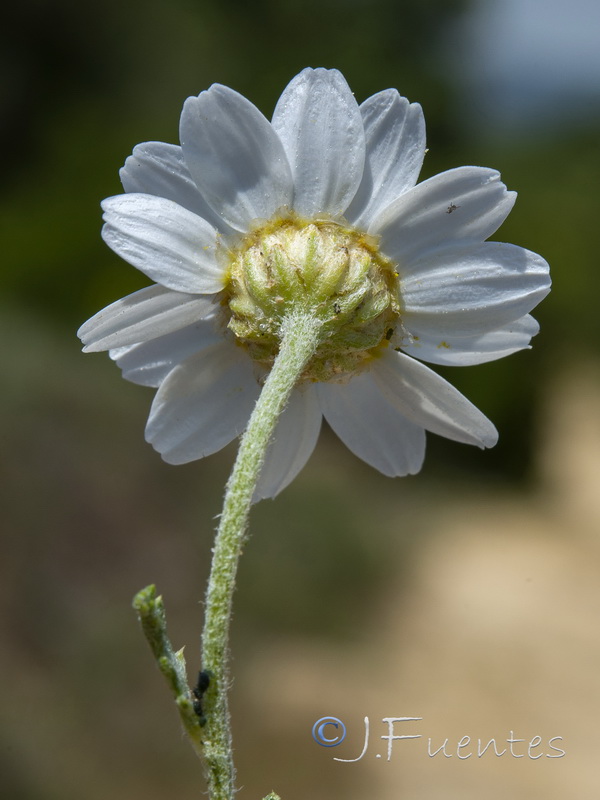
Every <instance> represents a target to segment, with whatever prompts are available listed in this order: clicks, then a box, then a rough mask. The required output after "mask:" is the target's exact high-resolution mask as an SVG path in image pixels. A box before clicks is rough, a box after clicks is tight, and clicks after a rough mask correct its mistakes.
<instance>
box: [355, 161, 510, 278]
mask: <svg viewBox="0 0 600 800" xmlns="http://www.w3.org/2000/svg"><path fill="white" fill-rule="evenodd" d="M515 198H516V193H515V192H507V190H506V186H505V185H504V184H503V183H502V182H501V180H500V174H499V173H498V172H496V171H495V170H493V169H486V168H484V167H459V168H458V169H451V170H449V171H448V172H441V173H440V174H439V175H435V176H434V177H433V178H429V180H426V181H423V183H420V184H418V186H415V187H414V189H410V190H409V191H408V192H406V193H405V194H403V195H402V197H400V198H399V199H398V200H396V201H395V202H394V203H392V204H391V205H390V206H388V207H387V208H386V209H384V210H383V211H382V212H381V214H379V215H378V216H377V217H376V218H375V219H374V221H373V222H372V224H371V226H370V228H369V233H373V234H375V235H379V236H381V249H382V250H383V252H384V253H385V254H386V255H387V256H389V257H390V258H392V259H394V260H395V261H397V262H398V263H399V264H400V266H401V268H402V267H404V266H406V265H408V264H409V263H410V262H411V261H412V260H415V259H417V258H419V257H421V256H423V255H425V254H426V253H429V252H430V251H432V250H435V249H437V248H438V247H439V246H440V245H445V246H450V245H451V244H453V243H457V244H463V245H468V244H471V243H475V242H483V241H484V240H485V239H487V238H488V237H489V236H491V235H492V233H494V231H496V230H497V229H498V228H499V227H500V225H501V224H502V223H503V222H504V220H505V219H506V217H507V216H508V214H509V212H510V210H511V208H512V207H513V205H514V202H515Z"/></svg>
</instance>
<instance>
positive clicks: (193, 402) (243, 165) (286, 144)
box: [79, 68, 550, 502]
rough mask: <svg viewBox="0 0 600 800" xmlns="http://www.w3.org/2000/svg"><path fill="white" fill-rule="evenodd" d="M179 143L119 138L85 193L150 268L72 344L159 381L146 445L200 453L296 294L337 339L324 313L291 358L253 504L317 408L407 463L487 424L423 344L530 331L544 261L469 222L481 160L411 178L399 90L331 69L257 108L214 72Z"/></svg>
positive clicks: (471, 358) (126, 250)
mask: <svg viewBox="0 0 600 800" xmlns="http://www.w3.org/2000/svg"><path fill="white" fill-rule="evenodd" d="M180 140H181V144H180V145H175V144H165V143H162V142H145V143H143V144H140V145H138V146H137V147H135V149H134V151H133V153H132V155H131V156H130V157H129V158H128V159H127V160H126V162H125V165H124V166H123V168H122V169H121V172H120V175H121V180H122V183H123V187H124V190H125V194H123V195H119V196H117V197H111V198H108V199H107V200H105V201H104V203H103V204H102V205H103V209H104V213H105V217H104V218H105V225H104V228H103V230H102V236H103V238H104V239H105V241H106V243H107V244H108V245H109V247H111V248H112V249H113V250H114V251H115V252H116V253H117V254H118V255H120V256H121V257H122V258H123V259H124V260H125V261H128V262H129V263H130V264H132V265H133V266H134V267H136V268H137V269H138V270H140V271H141V272H143V273H144V274H145V275H147V276H148V278H150V280H151V281H152V282H153V284H154V285H152V286H150V287H148V288H146V289H142V290H141V291H139V292H135V293H134V294H132V295H130V296H128V297H125V298H123V299H121V300H118V301H117V302H115V303H113V304H112V305H110V306H108V307H107V308H105V309H104V310H103V311H101V312H99V313H98V314H96V315H95V316H94V317H92V318H91V319H90V320H88V322H86V323H85V324H84V325H82V326H81V328H80V330H79V336H80V338H81V340H82V342H83V344H84V351H85V352H96V351H100V350H108V351H109V354H110V357H111V358H112V359H113V360H114V361H115V362H116V363H117V365H118V366H119V367H120V369H121V370H122V373H123V377H124V378H126V379H127V380H130V381H132V382H134V383H138V384H141V385H144V386H150V387H154V388H156V389H157V392H156V395H155V399H154V402H153V404H152V409H151V412H150V416H149V419H148V424H147V428H146V436H147V439H148V441H149V442H150V443H151V444H152V446H153V447H154V448H155V449H156V450H157V451H158V452H160V453H161V455H162V456H163V458H164V460H165V461H167V462H169V463H172V464H181V463H185V462H187V461H192V460H194V459H199V458H202V457H203V456H205V455H208V454H209V453H213V452H215V451H216V450H219V449H220V448H222V447H224V446H225V445H226V444H227V443H228V442H230V441H231V440H232V439H234V438H235V437H236V436H238V435H239V434H240V433H242V431H243V430H244V428H245V426H246V425H247V422H248V419H249V418H250V415H251V413H252V409H253V407H254V404H255V402H256V400H257V398H258V396H259V393H260V387H259V383H258V382H257V378H256V376H257V374H258V375H260V380H261V381H264V379H265V378H266V375H267V373H268V368H267V367H266V366H265V364H270V363H272V360H273V359H274V358H275V357H276V355H277V353H278V351H279V345H280V342H279V341H277V335H278V334H273V331H280V330H282V329H283V328H282V325H283V322H284V321H285V315H286V314H287V313H289V312H290V310H293V309H294V308H296V300H297V302H298V304H302V308H303V309H306V308H307V307H311V308H312V307H313V305H314V312H315V315H318V314H324V315H325V316H324V317H323V320H322V321H323V324H324V325H329V324H333V321H335V320H336V319H337V318H340V319H350V318H351V321H352V325H353V326H354V327H352V328H351V331H350V332H348V330H347V329H344V330H343V331H342V333H343V335H342V336H341V338H340V339H339V341H340V354H338V353H337V351H336V350H335V347H336V344H337V341H338V340H337V339H335V338H334V336H337V335H338V333H337V332H333V331H332V330H329V329H328V332H327V337H328V338H327V347H328V348H329V349H328V350H327V355H326V357H322V355H319V353H321V354H322V353H323V352H324V348H321V349H320V350H319V353H318V354H317V356H316V357H315V359H314V360H313V361H311V362H309V364H308V365H307V366H306V367H305V372H304V379H303V380H301V381H300V383H299V384H298V385H297V386H296V388H295V389H294V390H293V392H292V395H291V397H290V399H289V402H288V405H287V407H286V409H285V411H284V412H283V414H282V416H281V418H280V420H279V422H278V424H277V426H276V429H275V434H274V438H273V441H272V442H271V444H270V445H269V448H268V451H267V454H266V458H265V462H264V466H263V469H262V473H261V475H260V478H259V482H258V485H257V486H256V490H255V492H254V497H253V502H257V501H258V500H260V499H263V498H268V497H274V496H275V495H277V494H278V493H279V492H280V491H282V490H283V489H284V488H285V487H286V486H287V485H288V484H289V483H290V482H291V481H292V480H293V479H294V477H295V476H296V475H297V474H298V472H299V471H300V470H301V469H302V467H303V466H304V464H305V463H306V461H307V460H308V458H309V457H310V454H311V452H312V451H313V449H314V447H315V444H316V441H317V438H318V435H319V429H320V425H321V419H322V417H323V416H325V418H326V419H327V421H328V422H329V424H330V425H331V427H332V428H333V430H334V431H335V432H336V433H337V435H338V436H339V437H340V438H341V439H342V441H343V442H344V443H345V444H346V445H347V446H348V448H349V449H350V450H351V451H352V452H353V453H355V454H356V455H357V456H358V457H359V458H361V459H363V460H364V461H365V462H367V463H368V464H370V465H371V466H373V467H375V468H376V469H378V470H380V471H381V472H383V473H384V474H385V475H389V476H400V475H410V474H415V473H416V472H418V471H419V470H420V468H421V465H422V463H423V458H424V454H425V431H431V432H433V433H436V434H438V435H441V436H445V437H447V438H449V439H453V440H456V441H458V442H464V443H467V444H473V445H476V446H478V447H482V448H485V447H492V446H493V445H494V444H495V443H496V441H497V438H498V433H497V431H496V429H495V427H494V426H493V424H492V423H491V422H490V421H489V420H488V419H487V418H486V417H485V416H484V415H483V414H482V413H481V412H480V411H479V410H478V409H477V408H476V407H475V406H474V405H473V404H472V403H470V402H469V401H468V400H467V399H466V398H465V397H463V396H462V395H461V394H460V393H459V392H458V391H457V390H456V389H454V388H453V387H452V386H451V385H450V384H449V383H448V382H447V381H445V380H443V379H442V378H440V377H439V376H438V375H436V374H435V373H434V372H432V370H430V369H429V368H428V367H426V366H425V365H424V364H423V363H421V362H422V361H427V362H431V363H432V364H441V365H454V366H467V365H470V364H481V363H484V362H486V361H492V360H495V359H498V358H503V357H504V356H506V355H509V354H511V353H514V352H517V351H519V350H523V349H526V348H528V347H529V346H530V341H531V338H532V337H533V336H535V335H536V333H537V332H538V329H539V326H538V325H537V322H536V321H535V320H534V319H533V317H531V316H530V312H531V311H532V310H533V309H534V307H535V306H536V305H537V304H538V303H539V302H540V300H542V299H543V297H544V296H545V295H546V294H547V293H548V291H549V290H550V277H549V268H548V264H547V263H546V262H545V261H544V260H543V259H542V258H541V257H540V256H538V255H537V254H535V253H531V252H529V251H527V250H525V249H524V248H522V247H517V246H514V245H511V244H503V243H499V242H491V241H487V240H488V239H489V237H490V236H492V235H493V234H494V233H495V231H496V230H497V229H498V227H499V226H500V225H501V224H502V222H503V221H504V219H505V218H506V216H507V215H508V214H509V212H510V210H511V209H512V207H513V204H514V201H515V197H516V195H515V193H514V192H510V191H508V189H507V188H506V186H505V185H504V184H503V183H502V181H501V178H500V174H499V173H498V172H497V171H496V170H493V169H488V168H485V167H476V166H466V167H459V168H456V169H451V170H448V171H447V172H443V173H441V174H439V175H435V176H434V177H431V178H429V179H428V180H426V181H424V182H422V183H420V184H419V183H417V180H418V176H419V171H420V169H421V166H422V163H423V158H424V155H425V152H426V143H425V121H424V117H423V112H422V109H421V107H420V106H419V104H418V103H410V102H409V101H408V100H407V99H406V98H404V97H402V96H401V95H400V94H399V93H398V92H397V91H396V90H395V89H385V90H384V91H381V92H378V93H377V94H374V95H373V96H372V97H369V98H367V99H366V100H365V101H364V102H362V103H361V105H358V103H357V102H356V100H355V98H354V96H353V94H352V91H351V89H350V87H349V86H348V84H347V82H346V80H345V78H344V76H343V75H342V74H341V73H340V72H339V71H338V70H335V69H323V68H317V69H312V68H307V69H305V70H303V71H302V72H301V73H300V74H299V75H297V76H296V77H294V78H293V79H292V80H291V81H290V83H289V84H288V85H287V87H286V88H285V89H284V91H283V93H282V95H281V97H280V99H279V101H278V103H277V104H276V107H275V110H274V113H273V117H272V120H271V121H269V120H268V119H267V118H266V117H265V116H264V115H263V114H262V113H261V112H260V111H259V110H258V108H256V106H254V105H253V104H252V103H251V102H250V101H249V100H247V99H246V98H245V97H243V96H242V95H240V94H238V93H237V92H236V91H234V90H233V89H230V88H228V87H226V86H222V85H220V84H214V85H213V86H211V87H210V88H209V89H208V90H207V91H204V92H202V93H201V94H199V95H198V96H197V97H190V98H188V100H186V102H185V104H184V107H183V111H182V114H181V120H180ZM265 254H266V255H265ZM299 275H301V278H302V280H300V279H299ZM361 281H365V283H361ZM369 281H370V283H369ZM396 281H397V282H396ZM309 285H310V286H311V287H312V288H311V290H313V289H314V291H315V292H316V294H315V295H314V297H315V298H316V297H317V295H318V304H316V300H315V304H313V305H311V303H312V299H310V300H307V297H308V295H307V294H306V291H307V286H309ZM315 287H316V288H315ZM365 287H366V288H365ZM375 287H378V288H375ZM329 289H331V292H332V293H331V295H329V294H327V292H328V291H329ZM320 292H322V293H323V296H321V295H320V294H319V293H320ZM311 297H312V296H311ZM313 299H314V298H313ZM354 302H355V303H356V304H355V306H352V303H354ZM323 309H325V311H323ZM352 309H354V311H353V310H352ZM355 312H356V316H355V317H354V316H352V315H353V314H354V313H355ZM253 314H254V315H255V317H256V319H254V318H253V316H252V315H253ZM282 321H283V322H282ZM375 321H376V322H375ZM380 322H381V330H379V329H378V328H377V325H379V323H380ZM254 323H256V327H255V328H252V324H254ZM355 323H357V324H355ZM344 324H345V323H344ZM363 325H364V326H365V327H364V328H363V327H361V326H363ZM324 329H325V328H324ZM273 336H275V339H274V342H273V340H270V341H269V343H267V339H268V338H269V337H273ZM364 336H366V338H363V337H364ZM236 337H237V339H236ZM252 337H254V338H252ZM265 337H266V338H265ZM378 337H380V338H378ZM384 337H385V339H386V340H388V341H389V346H388V347H387V348H383V347H382V345H387V344H388V343H387V342H385V341H384ZM332 342H333V344H332ZM342 342H343V347H342ZM364 342H368V345H367V344H365V343H364ZM363 346H364V349H361V348H363ZM271 347H272V349H269V348H271ZM348 349H350V351H351V354H350V355H348ZM355 356H356V359H355ZM417 359H418V360H417ZM340 376H343V377H340Z"/></svg>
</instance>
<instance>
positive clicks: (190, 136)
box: [180, 84, 293, 231]
mask: <svg viewBox="0 0 600 800" xmlns="http://www.w3.org/2000/svg"><path fill="white" fill-rule="evenodd" d="M180 137H181V146H182V148H183V155H184V157H185V161H186V164H187V166H188V169H189V171H190V173H191V175H192V177H193V178H194V180H195V182H196V184H197V186H198V188H199V189H200V191H201V192H202V194H203V195H204V197H205V198H206V200H207V202H208V203H209V204H210V205H211V207H212V208H213V209H214V211H215V213H216V214H218V215H219V216H220V217H222V218H223V219H224V220H225V221H226V222H227V223H228V224H229V225H231V226H232V227H233V228H235V229H236V230H239V231H246V230H248V225H249V224H250V222H252V220H254V219H257V218H262V219H268V218H269V217H271V216H272V215H273V214H274V213H275V211H276V210H277V209H278V208H280V207H282V206H288V205H290V204H291V202H292V190H293V189H292V178H291V174H290V167H289V164H288V162H287V159H286V157H285V153H284V151H283V146H282V144H281V142H280V141H279V138H278V137H277V135H276V134H275V132H274V130H273V128H272V127H271V125H270V123H269V121H268V120H267V119H265V117H264V116H263V115H262V114H261V113H260V111H259V110H258V109H257V108H256V106H255V105H253V104H252V103H251V102H250V101H249V100H246V98H245V97H242V95H241V94H238V93H237V92H234V91H233V89H229V88H228V87H227V86H221V85H220V84H215V85H213V86H211V88H210V89H208V91H206V92H202V93H201V94H200V95H199V96H198V97H189V98H188V99H187V100H186V101H185V105H184V107H183V112H182V114H181V123H180Z"/></svg>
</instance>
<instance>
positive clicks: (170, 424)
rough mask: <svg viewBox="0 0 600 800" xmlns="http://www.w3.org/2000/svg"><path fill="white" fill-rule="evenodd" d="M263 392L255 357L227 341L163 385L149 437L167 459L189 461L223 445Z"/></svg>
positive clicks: (176, 371) (197, 357)
mask: <svg viewBox="0 0 600 800" xmlns="http://www.w3.org/2000/svg"><path fill="white" fill-rule="evenodd" d="M258 394H259V386H258V383H257V381H256V380H255V378H254V374H253V371H252V361H251V359H250V358H249V357H248V356H247V354H246V353H244V352H243V351H242V350H240V348H238V347H234V346H232V345H231V343H229V342H222V343H220V344H216V345H213V346H212V347H208V348H207V349H206V350H203V351H202V352H201V353H197V354H196V355H193V356H191V357H190V358H188V359H187V360H186V361H184V362H183V364H180V366H178V367H175V369H174V370H173V371H172V372H170V373H169V375H168V376H167V378H166V379H165V380H164V382H163V383H162V384H161V386H160V388H159V390H158V392H157V393H156V397H155V398H154V402H153V403H152V409H151V411H150V416H149V418H148V424H147V426H146V440H147V441H148V442H150V443H151V444H152V446H153V447H154V449H155V450H158V452H159V453H160V454H161V455H162V457H163V459H164V460H165V461H167V462H168V463H169V464H185V463H187V462H188V461H194V460H196V459H198V458H202V457H203V456H207V455H209V454H210V453H215V452H216V451H217V450H220V449H221V448H223V447H225V445H226V444H228V443H229V442H230V441H231V440H232V439H234V438H235V437H236V436H239V434H240V433H241V432H242V431H243V430H244V428H245V427H246V424H247V422H248V419H249V418H250V414H251V412H252V408H253V406H254V404H255V402H256V399H257V397H258Z"/></svg>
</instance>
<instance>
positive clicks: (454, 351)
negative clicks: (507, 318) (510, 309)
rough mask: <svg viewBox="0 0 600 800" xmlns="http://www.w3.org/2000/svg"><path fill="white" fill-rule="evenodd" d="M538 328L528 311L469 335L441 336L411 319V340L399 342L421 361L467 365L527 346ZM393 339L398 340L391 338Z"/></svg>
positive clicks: (495, 357)
mask: <svg viewBox="0 0 600 800" xmlns="http://www.w3.org/2000/svg"><path fill="white" fill-rule="evenodd" d="M539 328H540V326H539V325H538V323H537V322H536V321H535V320H534V318H533V317H530V316H529V315H527V316H524V317H521V319H518V320H515V321H514V322H509V323H508V324H507V325H504V326H503V327H502V328H498V329H496V330H494V331H488V332H487V333H479V334H476V335H474V336H466V337H457V336H454V335H453V334H446V338H443V337H442V338H440V335H439V334H438V335H433V334H432V332H431V331H430V330H421V329H420V328H418V327H416V326H415V325H413V324H412V323H411V341H410V342H407V343H404V344H403V343H402V341H400V342H398V344H399V346H400V347H402V350H403V351H404V352H405V353H407V354H408V355H409V356H413V357H414V358H419V359H421V360H422V361H429V362H431V363H432V364H447V365H448V366H456V367H466V366H470V365H472V364H484V363H485V362H487V361H495V360H496V359H498V358H504V356H509V355H510V354H511V353H516V352H517V351H518V350H524V349H525V348H528V347H529V342H530V341H531V337H532V336H535V335H536V333H537V332H538V331H539ZM407 338H408V337H407ZM392 343H393V344H395V343H396V342H394V340H393V339H392Z"/></svg>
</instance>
